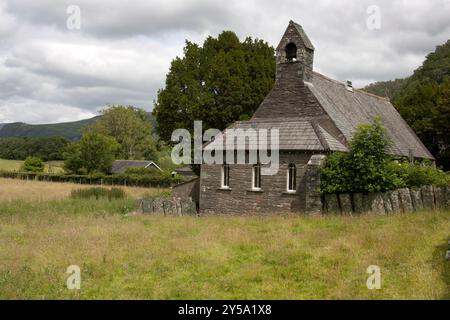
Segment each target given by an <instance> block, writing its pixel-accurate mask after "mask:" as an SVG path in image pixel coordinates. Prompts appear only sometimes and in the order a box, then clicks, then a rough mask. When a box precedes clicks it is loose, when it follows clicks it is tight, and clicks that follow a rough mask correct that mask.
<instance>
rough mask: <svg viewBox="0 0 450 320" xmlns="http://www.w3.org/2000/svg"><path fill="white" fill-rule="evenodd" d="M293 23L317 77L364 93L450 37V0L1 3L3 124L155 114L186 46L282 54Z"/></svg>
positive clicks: (417, 61)
mask: <svg viewBox="0 0 450 320" xmlns="http://www.w3.org/2000/svg"><path fill="white" fill-rule="evenodd" d="M74 6H75V7H74ZM289 20H294V21H295V22H297V23H299V24H301V25H302V26H303V29H304V30H305V32H306V33H307V34H308V36H309V38H310V40H311V42H312V43H313V45H314V47H315V56H314V69H315V70H316V71H318V72H320V73H322V74H325V75H327V76H329V77H332V78H334V79H337V80H341V81H346V80H351V81H353V84H354V86H357V87H362V86H364V85H367V84H369V83H371V82H375V81H381V80H392V79H395V78H401V77H405V76H408V75H410V74H411V73H412V72H413V71H414V69H416V68H417V67H418V66H420V65H421V63H422V62H423V60H424V59H425V56H426V55H427V54H428V53H430V52H432V51H434V49H435V47H436V46H437V45H439V44H443V43H444V42H445V41H446V40H448V39H449V38H450V0H431V1H429V0H421V1H419V0H408V1H406V0H378V1H376V0H369V1H367V0H340V1H336V0H315V1H310V0H308V1H306V0H278V1H273V0H227V1H223V0H221V1H216V0H133V1H119V0H96V1H92V0H69V1H66V0H0V123H7V122H16V121H20V122H27V123H55V122H63V121H75V120H79V119H85V118H89V117H92V116H95V115H97V114H98V112H99V111H100V110H101V109H103V108H104V107H105V106H106V105H108V104H124V105H134V106H136V107H140V108H143V109H145V110H148V111H150V110H151V109H152V108H153V104H154V100H155V99H156V97H157V92H158V90H159V89H160V88H163V87H164V82H165V76H166V74H167V72H168V70H169V67H170V62H171V61H172V59H174V58H175V57H176V56H182V54H183V46H184V42H185V40H186V39H189V40H190V41H193V42H196V43H200V44H201V43H202V42H203V40H204V39H205V38H206V37H207V36H208V35H212V36H217V35H218V34H219V33H220V32H221V31H222V30H231V31H234V32H235V33H236V34H237V35H238V36H239V37H240V38H241V40H243V39H244V38H245V37H247V36H251V37H253V38H259V39H263V40H265V41H267V42H268V43H269V44H270V45H272V46H274V47H276V46H277V44H278V42H279V40H280V38H281V36H282V35H283V33H284V30H285V29H286V27H287V25H288V23H289Z"/></svg>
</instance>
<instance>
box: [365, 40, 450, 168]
mask: <svg viewBox="0 0 450 320" xmlns="http://www.w3.org/2000/svg"><path fill="white" fill-rule="evenodd" d="M365 90H367V91H369V92H372V93H375V94H378V95H381V96H385V95H386V94H385V92H387V95H388V97H390V98H391V100H392V103H393V105H394V106H395V107H396V109H397V110H398V111H399V113H400V114H401V115H402V117H403V118H404V119H405V120H406V122H407V123H408V124H409V125H410V126H411V128H412V129H413V130H414V131H415V132H416V133H417V135H418V136H419V138H420V139H421V140H422V142H423V143H424V144H425V145H426V146H427V148H428V150H430V152H431V153H432V154H433V155H434V156H435V158H436V162H437V164H438V165H439V166H442V167H443V168H444V170H450V148H449V146H450V40H448V41H447V42H446V43H445V44H443V45H441V46H437V47H436V50H435V52H433V53H430V54H429V55H428V56H427V57H426V59H425V61H424V62H423V64H422V66H421V67H420V68H418V69H417V70H415V71H414V74H413V75H412V76H410V77H408V78H405V79H396V80H394V81H387V82H380V83H375V84H372V85H369V86H367V87H366V88H365Z"/></svg>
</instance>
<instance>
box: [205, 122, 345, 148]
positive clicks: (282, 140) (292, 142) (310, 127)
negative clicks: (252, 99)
mask: <svg viewBox="0 0 450 320" xmlns="http://www.w3.org/2000/svg"><path fill="white" fill-rule="evenodd" d="M249 129H253V130H255V131H254V132H255V136H254V137H255V138H256V140H252V139H251V138H250V131H249ZM261 129H266V130H267V134H265V132H263V135H264V136H265V137H267V148H271V146H272V144H271V138H272V135H271V133H272V132H274V131H271V130H273V129H276V130H278V137H279V139H278V143H279V150H305V151H327V150H332V151H348V149H347V147H346V146H344V145H343V144H341V143H340V142H339V141H338V140H337V139H335V138H333V137H332V136H331V135H329V134H328V133H327V132H326V131H325V130H324V129H323V128H322V127H320V125H315V124H314V123H312V121H310V120H302V119H288V118H284V119H283V118H278V119H275V120H254V121H237V122H235V123H234V125H232V126H231V127H229V128H227V129H226V130H224V132H223V133H222V134H221V135H220V136H219V137H216V139H214V141H212V142H211V143H209V144H208V145H205V146H204V149H205V150H213V149H215V150H226V149H227V148H226V147H227V143H228V141H230V142H231V140H234V146H235V150H257V149H258V148H259V147H260V145H259V143H261V142H260V140H259V137H258V136H257V135H258V133H261V131H259V130H261Z"/></svg>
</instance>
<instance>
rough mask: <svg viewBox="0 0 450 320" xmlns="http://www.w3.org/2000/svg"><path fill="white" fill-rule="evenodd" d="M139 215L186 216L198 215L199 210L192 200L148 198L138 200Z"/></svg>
mask: <svg viewBox="0 0 450 320" xmlns="http://www.w3.org/2000/svg"><path fill="white" fill-rule="evenodd" d="M138 213H141V214H164V215H171V216H185V215H196V214H197V208H196V205H195V202H194V201H192V198H178V197H171V198H146V199H139V200H138Z"/></svg>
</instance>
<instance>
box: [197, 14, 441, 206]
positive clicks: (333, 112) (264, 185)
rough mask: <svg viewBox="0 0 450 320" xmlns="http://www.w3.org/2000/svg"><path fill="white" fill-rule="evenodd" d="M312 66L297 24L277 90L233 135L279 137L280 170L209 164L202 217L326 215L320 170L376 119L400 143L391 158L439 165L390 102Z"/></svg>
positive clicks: (279, 65) (282, 47) (280, 63)
mask: <svg viewBox="0 0 450 320" xmlns="http://www.w3.org/2000/svg"><path fill="white" fill-rule="evenodd" d="M313 61H314V46H313V45H312V43H311V41H310V40H309V38H308V36H307V35H306V33H305V32H304V30H303V28H302V27H301V26H300V25H299V24H297V23H295V22H293V21H290V22H289V25H288V27H287V29H286V31H285V33H284V35H283V37H282V38H281V41H280V43H279V45H278V47H277V48H276V81H275V84H274V86H273V88H272V90H271V91H270V93H269V94H268V95H267V96H266V98H265V99H264V101H263V102H262V103H261V105H260V106H259V108H258V109H257V111H256V112H255V114H254V115H253V117H252V118H251V119H250V120H249V121H238V122H236V123H234V124H233V125H232V126H231V127H230V128H242V129H246V128H253V129H272V128H276V129H278V130H279V170H278V172H277V173H276V174H275V175H261V165H259V164H258V163H257V164H224V165H220V164H212V165H207V164H203V165H202V167H201V174H200V183H199V184H200V186H199V192H200V195H199V198H200V199H199V206H200V213H237V214H242V213H263V212H271V213H276V212H289V211H293V212H320V211H321V200H320V194H319V192H318V187H319V184H320V177H319V174H318V172H319V170H318V168H319V165H320V164H321V163H322V162H323V160H324V159H325V157H326V155H327V154H328V153H330V152H333V151H344V152H345V151H348V143H349V141H350V139H351V136H352V133H353V132H354V130H355V129H356V127H357V126H358V125H360V124H365V123H371V122H373V121H374V120H375V118H377V117H379V118H381V120H382V123H383V125H384V126H385V127H386V128H387V130H388V132H389V135H390V137H391V139H392V140H393V145H392V147H391V149H390V153H391V154H392V155H395V156H397V157H399V158H400V157H405V158H409V159H411V160H412V159H430V160H431V161H433V160H434V158H433V156H432V155H431V154H430V152H429V151H428V150H427V148H426V147H425V146H424V145H423V144H422V142H421V141H420V140H419V138H418V137H417V136H416V134H415V133H414V132H413V131H412V129H411V128H410V127H409V126H408V125H407V124H406V122H405V121H404V120H403V119H402V117H401V116H400V114H399V113H398V112H397V111H396V110H395V108H394V107H393V106H392V104H391V103H390V102H389V100H388V99H387V98H384V97H379V96H376V95H373V94H370V93H367V92H365V91H362V90H358V89H355V88H353V87H352V84H351V82H350V81H348V82H346V83H342V82H339V81H336V80H333V79H330V78H328V77H326V76H324V75H321V74H319V73H317V72H315V71H314V68H313ZM226 134H227V130H225V131H224V132H222V135H223V136H224V137H225V138H226ZM248 147H249V146H248V145H247V146H244V148H248ZM205 148H208V145H206V146H204V149H205ZM224 151H225V150H224Z"/></svg>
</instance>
